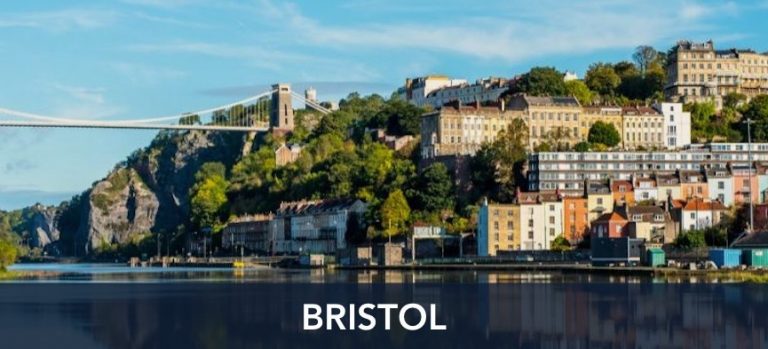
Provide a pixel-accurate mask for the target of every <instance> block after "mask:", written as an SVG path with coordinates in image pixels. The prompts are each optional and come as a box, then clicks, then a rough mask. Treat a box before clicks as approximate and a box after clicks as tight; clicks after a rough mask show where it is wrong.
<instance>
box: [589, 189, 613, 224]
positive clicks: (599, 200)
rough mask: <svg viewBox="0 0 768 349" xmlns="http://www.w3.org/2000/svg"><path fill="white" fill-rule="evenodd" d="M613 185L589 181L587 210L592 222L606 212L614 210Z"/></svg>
mask: <svg viewBox="0 0 768 349" xmlns="http://www.w3.org/2000/svg"><path fill="white" fill-rule="evenodd" d="M613 204H614V202H613V194H612V193H611V187H610V186H608V185H606V184H604V183H599V182H590V183H587V210H588V212H589V221H590V222H592V221H594V220H595V219H597V218H598V217H599V216H601V215H602V214H604V213H606V212H612V211H613Z"/></svg>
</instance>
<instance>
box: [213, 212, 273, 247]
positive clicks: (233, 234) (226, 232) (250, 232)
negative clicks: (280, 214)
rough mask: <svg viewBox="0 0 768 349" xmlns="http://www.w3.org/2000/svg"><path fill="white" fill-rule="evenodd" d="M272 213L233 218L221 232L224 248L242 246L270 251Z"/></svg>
mask: <svg viewBox="0 0 768 349" xmlns="http://www.w3.org/2000/svg"><path fill="white" fill-rule="evenodd" d="M273 217H274V216H273V215H271V214H268V215H266V214H261V215H247V216H242V217H237V218H235V219H232V220H230V221H229V223H227V225H226V226H225V227H224V229H223V230H222V232H221V234H222V235H221V246H222V247H223V248H224V249H231V248H240V247H241V246H242V247H244V248H245V249H247V250H249V251H258V252H264V253H269V252H270V251H271V247H272V246H271V241H272V231H271V230H270V222H271V221H272V218H273Z"/></svg>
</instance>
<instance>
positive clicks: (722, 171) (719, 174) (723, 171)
mask: <svg viewBox="0 0 768 349" xmlns="http://www.w3.org/2000/svg"><path fill="white" fill-rule="evenodd" d="M707 177H714V178H728V177H731V172H730V171H728V169H727V168H712V169H709V170H707Z"/></svg>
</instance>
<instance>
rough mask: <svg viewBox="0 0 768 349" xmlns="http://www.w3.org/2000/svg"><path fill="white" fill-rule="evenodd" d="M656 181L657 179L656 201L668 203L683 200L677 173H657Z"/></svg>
mask: <svg viewBox="0 0 768 349" xmlns="http://www.w3.org/2000/svg"><path fill="white" fill-rule="evenodd" d="M654 179H656V190H657V191H658V194H657V197H656V200H658V201H663V202H666V201H667V200H675V199H682V197H683V195H682V193H681V191H682V187H681V186H680V178H679V177H678V176H677V174H676V173H670V174H659V173H656V174H655V175H654Z"/></svg>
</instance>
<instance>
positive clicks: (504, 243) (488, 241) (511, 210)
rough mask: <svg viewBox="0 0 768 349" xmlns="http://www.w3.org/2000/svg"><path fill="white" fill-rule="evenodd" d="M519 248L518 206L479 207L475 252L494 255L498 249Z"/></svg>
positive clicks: (481, 254) (485, 202)
mask: <svg viewBox="0 0 768 349" xmlns="http://www.w3.org/2000/svg"><path fill="white" fill-rule="evenodd" d="M518 249H520V206H519V205H515V204H495V203H491V204H489V203H488V201H487V200H486V201H484V202H483V205H482V206H481V207H480V213H479V215H478V223H477V253H478V255H479V256H483V257H487V256H495V255H496V253H497V252H498V251H503V250H506V251H509V250H518Z"/></svg>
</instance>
